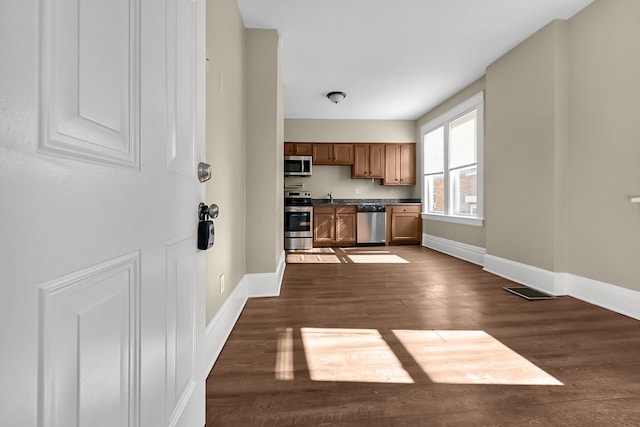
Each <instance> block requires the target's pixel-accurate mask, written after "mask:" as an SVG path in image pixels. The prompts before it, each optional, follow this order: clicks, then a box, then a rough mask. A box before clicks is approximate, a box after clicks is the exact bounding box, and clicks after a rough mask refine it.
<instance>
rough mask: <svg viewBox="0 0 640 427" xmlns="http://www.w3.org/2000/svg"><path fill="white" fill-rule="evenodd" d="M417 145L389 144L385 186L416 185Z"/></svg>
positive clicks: (386, 157)
mask: <svg viewBox="0 0 640 427" xmlns="http://www.w3.org/2000/svg"><path fill="white" fill-rule="evenodd" d="M415 183H416V145H415V144H387V145H386V146H385V168H384V179H383V181H382V184H383V185H415Z"/></svg>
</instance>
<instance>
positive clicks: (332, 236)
mask: <svg viewBox="0 0 640 427" xmlns="http://www.w3.org/2000/svg"><path fill="white" fill-rule="evenodd" d="M334 218H335V208H334V207H332V206H316V207H315V208H314V209H313V245H314V246H330V245H332V244H333V243H334V242H335V240H336V229H335V220H334Z"/></svg>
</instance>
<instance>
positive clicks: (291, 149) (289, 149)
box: [284, 142, 296, 156]
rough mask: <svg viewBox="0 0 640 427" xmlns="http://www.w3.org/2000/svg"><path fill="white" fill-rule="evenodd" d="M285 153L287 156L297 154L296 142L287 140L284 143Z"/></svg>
mask: <svg viewBox="0 0 640 427" xmlns="http://www.w3.org/2000/svg"><path fill="white" fill-rule="evenodd" d="M284 155H285V156H295V155H296V144H295V143H294V142H285V143H284Z"/></svg>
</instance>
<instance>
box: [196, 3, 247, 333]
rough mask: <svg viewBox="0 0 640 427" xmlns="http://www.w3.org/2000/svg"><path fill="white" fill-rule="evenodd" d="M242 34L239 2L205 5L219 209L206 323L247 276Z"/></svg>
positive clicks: (211, 151)
mask: <svg viewBox="0 0 640 427" xmlns="http://www.w3.org/2000/svg"><path fill="white" fill-rule="evenodd" d="M244 31H245V30H244V25H243V23H242V19H241V18H240V13H239V11H238V7H237V4H236V1H235V0H216V1H211V0H210V1H208V2H207V51H208V56H209V63H208V71H207V161H208V162H209V163H210V164H211V165H212V166H213V177H212V179H211V180H210V181H209V182H207V184H206V187H207V200H206V201H207V202H208V203H217V204H218V205H219V206H220V216H219V217H218V219H216V221H215V226H216V242H215V245H214V247H213V248H211V249H210V250H208V251H207V252H206V254H207V322H209V321H210V320H211V319H212V318H213V316H214V315H215V313H216V312H217V311H218V309H219V308H220V307H221V306H222V304H223V303H224V301H225V299H226V298H227V297H228V295H229V294H230V292H232V291H233V289H234V286H235V285H236V284H238V283H239V282H240V281H241V280H242V278H243V277H244V275H245V274H246V267H245V224H246V217H245V212H246V205H245V182H246V181H245V151H246V149H245V119H244V118H245V102H244V99H245V89H244V70H245V66H244V39H245V35H244ZM219 82H221V85H219ZM221 274H224V275H225V292H224V295H220V285H219V277H220V275H221Z"/></svg>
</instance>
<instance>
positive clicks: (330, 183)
mask: <svg viewBox="0 0 640 427" xmlns="http://www.w3.org/2000/svg"><path fill="white" fill-rule="evenodd" d="M327 102H328V101H327ZM284 131H285V136H284V139H285V141H289V142H372V143H373V142H375V143H381V142H415V141H416V138H415V137H416V135H415V121H413V120H328V119H327V120H319V119H286V120H285V121H284ZM418 169H419V168H418ZM418 169H416V170H418ZM285 183H286V184H287V185H290V184H295V183H302V184H303V185H304V188H305V189H307V190H309V191H311V192H312V193H313V197H314V198H325V197H327V196H326V194H327V193H328V192H330V191H332V192H333V195H334V197H336V198H340V199H355V198H362V199H405V198H412V197H417V198H419V197H420V193H419V192H418V191H417V190H416V187H417V186H409V187H399V186H382V185H380V180H379V179H375V180H373V182H372V181H371V180H370V179H351V167H350V166H317V165H316V166H314V167H313V175H312V176H311V177H308V178H296V177H287V178H285Z"/></svg>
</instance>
